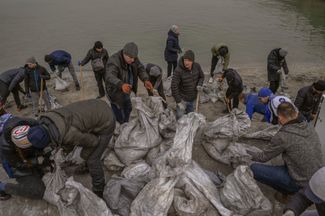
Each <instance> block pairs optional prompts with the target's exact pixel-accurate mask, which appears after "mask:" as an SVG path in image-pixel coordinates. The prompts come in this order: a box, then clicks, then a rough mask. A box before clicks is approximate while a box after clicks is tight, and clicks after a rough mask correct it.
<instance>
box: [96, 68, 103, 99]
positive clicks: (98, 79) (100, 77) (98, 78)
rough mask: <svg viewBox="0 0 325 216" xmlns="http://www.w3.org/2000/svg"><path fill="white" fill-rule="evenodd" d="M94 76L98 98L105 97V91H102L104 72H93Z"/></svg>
mask: <svg viewBox="0 0 325 216" xmlns="http://www.w3.org/2000/svg"><path fill="white" fill-rule="evenodd" d="M94 74H95V79H96V82H97V86H98V93H99V96H100V97H103V96H105V90H104V85H103V82H104V74H105V70H101V71H96V72H95V71H94Z"/></svg>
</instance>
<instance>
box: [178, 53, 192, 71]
mask: <svg viewBox="0 0 325 216" xmlns="http://www.w3.org/2000/svg"><path fill="white" fill-rule="evenodd" d="M193 64H194V63H193ZM178 67H180V68H181V69H182V70H188V69H187V68H186V67H185V66H184V59H183V56H182V57H180V58H179V60H178Z"/></svg>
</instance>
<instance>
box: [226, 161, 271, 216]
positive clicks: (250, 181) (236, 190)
mask: <svg viewBox="0 0 325 216" xmlns="http://www.w3.org/2000/svg"><path fill="white" fill-rule="evenodd" d="M221 200H222V203H223V204H224V205H225V206H226V207H228V208H229V209H233V210H234V211H235V212H236V213H237V214H239V215H250V216H252V215H254V216H263V215H271V213H272V204H271V203H270V201H269V200H268V199H267V198H266V197H265V196H264V194H263V193H262V191H261V190H260V188H259V187H258V185H257V183H256V182H255V180H254V178H253V173H252V171H251V170H250V168H249V167H248V166H238V167H237V168H236V169H235V171H234V172H233V173H232V174H230V175H228V176H227V179H226V183H225V185H224V187H223V188H222V189H221Z"/></svg>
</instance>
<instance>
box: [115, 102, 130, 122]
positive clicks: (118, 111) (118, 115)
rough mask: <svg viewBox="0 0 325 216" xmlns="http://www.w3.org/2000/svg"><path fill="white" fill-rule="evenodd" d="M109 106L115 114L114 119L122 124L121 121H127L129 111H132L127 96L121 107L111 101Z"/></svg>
mask: <svg viewBox="0 0 325 216" xmlns="http://www.w3.org/2000/svg"><path fill="white" fill-rule="evenodd" d="M111 106H112V110H113V113H114V115H115V119H116V121H118V122H119V123H120V124H123V123H125V122H128V121H129V118H130V113H131V111H132V103H131V100H130V97H129V96H127V97H125V99H124V103H123V106H122V107H119V106H117V105H116V104H114V103H112V102H111Z"/></svg>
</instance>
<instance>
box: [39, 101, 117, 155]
mask: <svg viewBox="0 0 325 216" xmlns="http://www.w3.org/2000/svg"><path fill="white" fill-rule="evenodd" d="M40 123H41V125H42V126H44V127H45V128H46V129H47V130H48V132H49V134H50V138H51V143H52V146H53V147H54V148H59V147H62V148H63V150H64V151H65V152H66V153H69V152H71V151H72V150H73V148H74V147H75V146H81V147H83V150H82V152H81V156H82V158H84V159H85V160H86V159H87V158H88V157H89V156H90V154H91V153H92V152H93V150H94V148H96V146H97V145H98V143H99V139H100V135H108V134H112V133H113V132H114V130H115V117H114V115H113V112H112V109H111V108H110V107H109V106H108V104H107V103H106V102H105V101H102V100H96V99H92V100H85V101H79V102H75V103H72V104H69V105H67V106H65V107H62V108H59V109H54V110H51V111H49V112H47V113H45V114H44V115H42V116H41V117H40Z"/></svg>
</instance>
